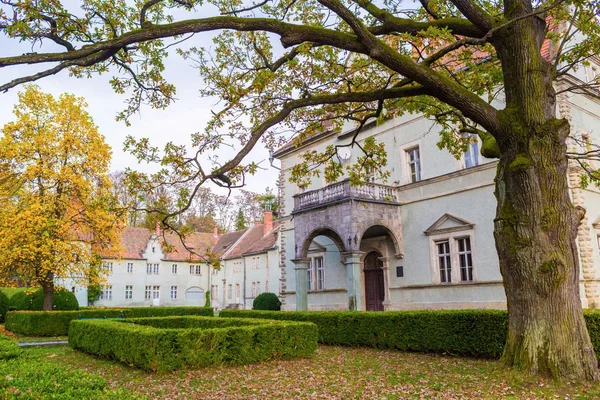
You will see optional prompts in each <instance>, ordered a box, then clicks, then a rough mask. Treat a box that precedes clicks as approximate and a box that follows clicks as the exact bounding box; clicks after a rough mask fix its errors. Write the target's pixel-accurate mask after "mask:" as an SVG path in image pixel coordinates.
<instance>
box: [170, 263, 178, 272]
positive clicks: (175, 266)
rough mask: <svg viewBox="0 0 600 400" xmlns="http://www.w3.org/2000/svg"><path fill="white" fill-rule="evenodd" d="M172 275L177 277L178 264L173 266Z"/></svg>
mask: <svg viewBox="0 0 600 400" xmlns="http://www.w3.org/2000/svg"><path fill="white" fill-rule="evenodd" d="M171 273H172V274H173V275H177V264H173V265H171Z"/></svg>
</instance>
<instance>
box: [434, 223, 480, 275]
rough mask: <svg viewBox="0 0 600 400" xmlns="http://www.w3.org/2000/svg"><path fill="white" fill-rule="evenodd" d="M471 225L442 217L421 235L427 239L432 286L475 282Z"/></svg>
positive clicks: (475, 268)
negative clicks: (426, 236) (433, 284)
mask: <svg viewBox="0 0 600 400" xmlns="http://www.w3.org/2000/svg"><path fill="white" fill-rule="evenodd" d="M474 228H475V224H473V223H471V222H469V221H466V220H464V219H462V218H459V217H456V216H453V215H451V214H444V215H443V216H442V217H441V218H439V219H438V220H437V221H436V222H435V223H434V224H433V225H431V226H430V227H429V228H428V229H427V230H426V231H425V234H426V235H428V236H429V239H430V242H429V246H430V247H429V252H430V255H431V276H432V281H433V283H441V284H456V283H458V284H460V283H461V282H465V283H467V282H473V281H476V280H477V266H476V265H475V256H474V250H475V247H476V246H475V245H474V243H473V237H474Z"/></svg>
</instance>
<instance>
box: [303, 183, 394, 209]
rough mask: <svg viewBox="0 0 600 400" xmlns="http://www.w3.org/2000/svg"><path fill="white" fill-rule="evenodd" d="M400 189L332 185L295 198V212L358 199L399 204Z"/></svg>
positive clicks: (371, 184)
mask: <svg viewBox="0 0 600 400" xmlns="http://www.w3.org/2000/svg"><path fill="white" fill-rule="evenodd" d="M398 190H399V189H398V188H397V187H394V186H388V185H382V184H379V183H366V184H364V185H363V186H351V185H350V180H348V179H346V180H343V181H341V182H337V183H332V184H330V185H327V186H325V187H323V188H321V189H316V190H311V191H309V192H305V193H300V194H297V195H295V196H294V212H297V211H302V210H306V209H311V208H316V207H320V206H325V205H328V204H331V203H335V202H339V201H343V200H350V199H357V200H364V201H370V202H376V203H388V204H398V201H399V196H398Z"/></svg>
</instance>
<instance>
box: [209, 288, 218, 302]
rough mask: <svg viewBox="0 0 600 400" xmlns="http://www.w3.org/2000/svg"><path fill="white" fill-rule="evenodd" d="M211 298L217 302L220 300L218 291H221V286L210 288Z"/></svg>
mask: <svg viewBox="0 0 600 400" xmlns="http://www.w3.org/2000/svg"><path fill="white" fill-rule="evenodd" d="M210 288H211V289H210V298H211V299H212V300H217V298H218V293H217V292H218V290H219V285H211V287H210Z"/></svg>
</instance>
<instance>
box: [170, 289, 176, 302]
mask: <svg viewBox="0 0 600 400" xmlns="http://www.w3.org/2000/svg"><path fill="white" fill-rule="evenodd" d="M171 300H177V286H171Z"/></svg>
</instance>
